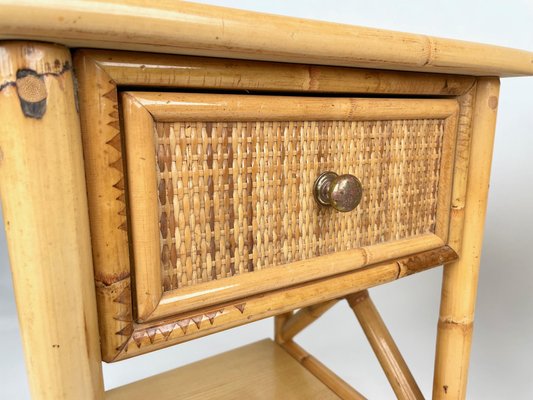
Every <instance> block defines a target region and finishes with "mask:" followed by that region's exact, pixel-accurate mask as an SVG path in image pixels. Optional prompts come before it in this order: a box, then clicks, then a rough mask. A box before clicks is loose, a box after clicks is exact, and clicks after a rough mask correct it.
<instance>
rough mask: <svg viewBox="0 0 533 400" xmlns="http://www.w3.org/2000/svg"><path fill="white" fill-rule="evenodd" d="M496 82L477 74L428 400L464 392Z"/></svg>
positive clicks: (468, 359) (496, 103)
mask: <svg viewBox="0 0 533 400" xmlns="http://www.w3.org/2000/svg"><path fill="white" fill-rule="evenodd" d="M499 86H500V85H499V80H498V79H497V78H481V79H479V81H478V83H477V94H476V100H475V105H474V114H473V121H472V143H471V152H470V168H469V171H468V181H467V182H468V183H467V193H466V202H465V207H464V211H463V212H464V221H465V222H464V230H463V239H462V245H461V249H462V251H461V250H460V249H457V250H459V252H460V254H461V258H460V259H459V261H457V262H455V263H451V264H449V265H447V266H445V267H444V275H443V283H442V295H441V306H440V317H439V324H438V333H437V350H436V358H435V377H434V381H433V398H434V399H464V398H465V397H466V383H467V374H468V364H469V361H470V346H471V341H472V328H473V321H474V307H475V301H476V292H477V282H478V272H479V258H480V255H481V245H482V241H483V227H484V222H485V212H486V206H487V195H488V189H489V180H490V166H491V160H492V146H493V142H494V128H495V124H496V111H497V105H498V94H499ZM457 211H458V212H460V211H461V210H457Z"/></svg>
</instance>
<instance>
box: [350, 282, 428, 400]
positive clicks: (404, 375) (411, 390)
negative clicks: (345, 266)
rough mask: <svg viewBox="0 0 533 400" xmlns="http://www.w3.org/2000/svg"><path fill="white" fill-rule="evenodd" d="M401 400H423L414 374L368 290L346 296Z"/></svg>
mask: <svg viewBox="0 0 533 400" xmlns="http://www.w3.org/2000/svg"><path fill="white" fill-rule="evenodd" d="M346 300H347V301H348V304H349V305H350V307H351V309H352V310H353V312H354V313H355V316H356V317H357V319H358V320H359V323H360V324H361V327H362V328H363V331H364V332H365V335H366V337H367V338H368V341H369V342H370V345H371V346H372V349H373V350H374V353H376V356H377V358H378V360H379V363H380V364H381V367H382V368H383V371H384V372H385V375H386V376H387V379H388V380H389V382H390V384H391V386H392V389H393V390H394V393H395V394H396V396H397V397H398V399H400V400H403V399H423V398H424V396H423V395H422V392H421V391H420V389H419V388H418V385H417V384H416V381H415V379H414V378H413V375H412V374H411V371H409V367H407V364H406V362H405V360H404V359H403V357H402V355H401V353H400V350H398V347H397V346H396V343H394V340H393V339H392V336H391V335H390V333H389V331H388V329H387V327H386V326H385V324H384V322H383V320H382V319H381V316H380V315H379V313H378V310H377V309H376V306H375V305H374V303H373V302H372V300H371V299H370V297H369V295H368V291H366V290H363V291H361V292H357V293H354V294H351V295H349V296H347V297H346Z"/></svg>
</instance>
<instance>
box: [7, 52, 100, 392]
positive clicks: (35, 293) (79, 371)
mask: <svg viewBox="0 0 533 400" xmlns="http://www.w3.org/2000/svg"><path fill="white" fill-rule="evenodd" d="M0 54H1V56H2V62H1V63H0V82H1V83H0V85H1V86H0V118H1V120H2V121H3V123H2V125H1V126H0V195H1V199H2V208H3V213H4V219H5V228H6V233H7V243H8V249H9V255H10V261H11V271H12V273H13V285H14V289H15V297H16V301H17V309H18V316H19V323H20V331H21V335H22V343H23V346H24V352H25V357H26V368H27V371H28V380H29V384H30V391H31V395H32V397H33V398H35V399H44V400H60V399H65V400H71V399H87V398H90V399H101V398H102V397H103V384H102V376H101V363H100V346H99V340H98V328H97V318H96V302H95V295H94V277H93V270H92V257H91V242H90V234H89V221H88V213H87V198H86V188H85V177H84V175H83V157H82V148H81V134H80V126H79V120H78V114H77V111H76V105H75V100H74V96H75V94H74V87H73V76H72V69H71V65H72V64H71V60H70V53H69V51H68V50H67V49H66V48H64V47H61V46H54V45H50V44H41V43H26V42H16V43H8V42H5V43H1V44H0Z"/></svg>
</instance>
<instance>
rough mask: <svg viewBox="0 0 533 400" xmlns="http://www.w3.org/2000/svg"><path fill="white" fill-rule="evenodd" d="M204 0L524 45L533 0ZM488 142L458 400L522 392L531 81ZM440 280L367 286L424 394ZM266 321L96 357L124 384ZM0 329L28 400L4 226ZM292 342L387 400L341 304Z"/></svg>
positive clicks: (531, 287) (267, 329) (515, 86)
mask: <svg viewBox="0 0 533 400" xmlns="http://www.w3.org/2000/svg"><path fill="white" fill-rule="evenodd" d="M202 2H203V3H209V4H216V5H226V6H229V7H237V8H244V9H249V10H255V11H262V12H270V13H276V14H284V15H291V16H298V17H304V18H313V19H322V20H327V21H334V22H342V23H349V24H355V25H364V26H372V27H378V28H385V29H394V30H400V31H408V32H414V33H424V34H429V35H433V36H443V37H449V38H454V39H464V40H471V41H479V42H486V43H492V44H498V45H503V46H509V47H516V48H523V49H528V50H531V51H533V1H532V0H507V1H506V2H502V1H496V0H493V1H489V0H485V1H482V0H472V1H469V2H467V1H464V0H446V1H437V0H434V1H427V0H425V1H423V0H415V1H400V0H374V1H363V0H329V1H318V0H285V1H283V0H276V1H274V0H270V1H251V0H228V1H216V0H205V1H202ZM495 146H496V147H495V152H494V163H493V174H492V184H491V193H490V198H489V209H488V214H487V224H486V235H485V245H484V250H483V256H482V270H481V275H480V287H479V296H478V304H477V314H476V324H475V330H474V344H473V349H472V360H471V368H470V380H469V389H468V398H469V399H479V400H491V399H513V400H517V399H532V398H533V385H532V383H531V380H532V378H533V366H532V364H531V361H530V360H531V358H532V356H533V262H532V261H531V259H530V256H529V251H530V250H531V249H530V247H529V246H533V233H532V229H533V228H532V227H533V212H532V210H531V209H532V205H533V189H532V182H533V78H514V79H506V80H504V81H503V84H502V88H501V97H500V111H499V115H498V124H497V136H496V144H495ZM0 223H1V220H0ZM440 282H441V269H433V270H430V271H428V272H425V273H421V274H418V275H415V276H412V277H409V278H406V279H404V280H401V281H398V282H395V283H392V284H389V285H386V286H382V287H379V288H376V289H373V290H372V291H371V294H372V295H373V298H374V301H375V303H376V305H377V306H378V308H379V309H380V311H381V314H382V316H383V319H384V320H385V322H386V323H387V325H388V327H389V329H390V331H391V333H392V335H393V337H394V338H395V340H396V342H397V344H398V346H399V348H400V349H401V351H402V353H403V355H404V357H405V359H406V361H407V363H408V365H409V366H410V368H411V371H412V372H413V374H414V376H415V378H416V379H417V381H418V383H419V385H420V387H421V389H422V391H423V393H424V395H425V396H426V397H427V398H430V397H431V384H432V375H433V359H434V346H435V334H436V323H437V316H438V305H439V293H440ZM332 327H333V329H331V328H332ZM272 329H273V328H272V320H270V319H269V320H264V321H260V322H257V323H254V324H251V325H248V326H244V327H241V328H237V329H233V330H231V331H227V332H223V333H220V334H217V335H213V336H211V337H207V338H203V339H199V340H196V341H193V342H190V343H186V344H182V345H179V346H175V347H173V348H170V349H167V350H162V351H158V352H155V353H152V354H148V355H145V356H140V357H137V358H134V359H132V360H127V361H124V362H120V363H117V364H112V365H104V374H105V382H106V386H107V387H108V388H111V387H115V386H118V385H122V384H125V383H127V382H130V381H133V380H137V379H139V378H142V377H146V376H150V375H154V374H156V373H159V372H161V371H163V370H166V369H171V368H175V367H177V366H180V365H183V364H187V363H189V362H192V361H195V360H198V359H201V358H204V357H206V356H209V355H212V354H216V353H218V352H220V351H224V350H228V349H232V348H234V347H237V346H239V345H242V344H243V343H244V342H253V341H256V340H260V339H262V338H264V337H266V336H272ZM0 337H1V340H0V354H1V356H0V399H17V400H18V399H21V400H23V399H27V398H29V394H28V388H27V380H26V377H25V370H24V362H23V354H22V347H21V341H20V337H19V331H18V323H17V317H16V309H15V304H14V300H13V292H12V288H11V276H10V272H9V262H8V256H7V250H6V245H5V235H4V231H3V230H1V232H0ZM298 339H299V341H300V343H301V344H302V345H303V346H304V347H306V348H307V349H308V350H309V351H310V352H311V353H313V354H314V355H316V356H318V358H320V359H321V360H323V361H324V362H325V364H326V365H328V366H329V367H330V368H332V369H333V370H334V371H336V372H337V373H338V374H339V375H340V376H341V377H343V378H344V379H345V380H346V381H348V382H349V383H351V384H353V385H354V386H355V387H356V388H357V389H358V390H359V391H360V392H361V393H363V394H364V395H366V396H367V397H368V398H370V399H392V398H394V395H393V393H392V391H391V389H390V388H389V385H388V382H387V380H386V379H385V377H384V374H383V372H382V371H381V369H380V367H379V364H378V363H377V361H376V360H375V358H374V356H373V354H372V351H371V349H370V347H369V345H368V343H367V341H366V339H365V338H364V336H363V334H362V331H361V328H360V327H359V326H358V324H357V322H356V320H355V317H354V316H353V314H352V313H351V311H350V310H349V309H348V307H347V306H346V305H345V304H339V305H337V306H335V307H334V308H333V309H332V310H330V311H329V312H328V313H327V314H326V315H324V316H323V317H322V318H321V319H320V320H318V321H317V322H316V323H315V324H314V325H313V326H311V327H310V328H309V329H308V330H307V331H305V332H304V333H302V334H301V337H299V338H298ZM75 400H78V399H75ZM79 400H81V399H79Z"/></svg>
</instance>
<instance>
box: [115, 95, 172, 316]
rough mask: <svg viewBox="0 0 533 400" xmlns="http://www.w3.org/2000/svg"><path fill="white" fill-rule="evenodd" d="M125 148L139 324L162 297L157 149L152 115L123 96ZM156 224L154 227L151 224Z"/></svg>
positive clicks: (128, 97)
mask: <svg viewBox="0 0 533 400" xmlns="http://www.w3.org/2000/svg"><path fill="white" fill-rule="evenodd" d="M122 100H123V109H124V116H125V117H124V132H125V136H126V140H125V148H126V154H127V157H128V162H127V171H128V177H129V179H128V184H129V187H128V189H129V190H128V195H129V216H130V221H131V239H130V240H131V241H132V243H133V246H132V254H133V258H134V260H135V289H136V290H135V292H134V293H135V296H136V305H137V315H138V318H139V320H141V321H142V320H145V319H146V318H148V316H149V315H150V314H151V313H152V311H153V310H154V309H155V308H156V307H157V305H158V304H159V301H160V299H161V295H162V294H163V290H162V286H161V259H160V257H159V255H160V233H159V212H158V205H157V194H158V193H157V187H158V185H157V178H156V168H155V166H156V164H155V161H156V146H154V138H153V137H154V120H153V118H152V115H151V114H150V113H149V112H148V111H147V110H146V108H145V107H143V106H142V105H141V104H140V103H139V102H138V101H136V100H135V98H133V97H132V96H127V95H126V96H123V97H122ZM151 221H154V222H155V223H150V222H151Z"/></svg>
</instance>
